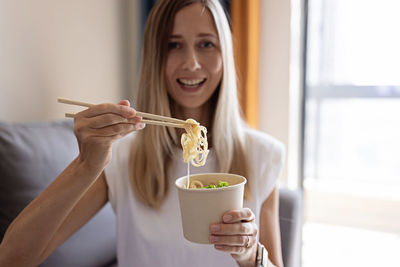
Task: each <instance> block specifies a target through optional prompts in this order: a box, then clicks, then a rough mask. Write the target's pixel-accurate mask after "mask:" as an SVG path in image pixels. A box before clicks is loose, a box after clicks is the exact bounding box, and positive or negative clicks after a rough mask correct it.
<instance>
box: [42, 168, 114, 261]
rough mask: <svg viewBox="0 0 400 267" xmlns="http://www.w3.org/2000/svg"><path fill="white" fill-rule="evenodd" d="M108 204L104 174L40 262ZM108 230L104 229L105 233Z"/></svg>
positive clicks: (56, 235)
mask: <svg viewBox="0 0 400 267" xmlns="http://www.w3.org/2000/svg"><path fill="white" fill-rule="evenodd" d="M107 202H108V186H107V183H106V179H105V175H104V172H103V173H102V174H101V175H100V177H99V178H98V179H97V180H96V181H95V182H94V183H93V184H92V186H91V187H90V188H89V190H88V191H87V192H86V193H85V195H84V196H83V197H82V198H81V199H80V200H79V201H78V203H77V204H76V205H75V207H74V208H73V209H72V211H71V212H70V213H69V214H68V216H67V218H66V219H65V220H64V222H63V223H62V224H61V226H60V228H59V229H58V230H57V232H56V234H55V235H54V237H53V238H52V240H50V242H49V244H48V246H47V248H46V249H45V250H44V252H43V254H42V256H41V258H40V260H39V261H40V262H43V261H44V260H45V259H46V258H47V257H48V256H50V254H51V253H52V252H53V251H54V250H55V249H56V248H57V247H58V246H60V245H61V244H62V243H64V241H65V240H67V239H68V238H69V237H70V236H71V235H73V234H74V233H75V232H76V231H78V230H79V229H80V228H81V227H82V226H83V225H85V224H86V223H87V222H88V221H89V220H90V219H91V218H93V216H95V215H96V214H97V213H98V212H99V211H100V210H101V209H102V208H103V207H104V205H105V204H106V203H107ZM107 230H108V229H104V231H107Z"/></svg>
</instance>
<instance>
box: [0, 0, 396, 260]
mask: <svg viewBox="0 0 400 267" xmlns="http://www.w3.org/2000/svg"><path fill="white" fill-rule="evenodd" d="M154 2H156V1H150V0H148V1H139V0H113V1H110V0H109V1H105V0H84V1H82V0H80V1H78V0H68V1H66V0H64V1H51V0H36V1H29V0H0V121H7V122H36V121H52V120H62V119H64V113H65V112H73V111H77V110H79V108H76V107H73V106H65V105H61V104H58V103H57V102H56V99H57V97H66V98H72V99H76V100H81V101H87V102H93V103H100V102H117V101H119V100H120V99H123V98H127V99H130V100H131V101H132V102H134V99H133V96H134V91H135V88H136V82H137V76H138V64H139V61H140V60H139V59H140V49H141V42H142V33H143V25H144V21H145V19H146V16H147V12H148V10H149V9H150V8H151V6H152V5H153V4H154ZM222 2H223V4H224V6H225V8H226V11H227V13H229V14H230V16H231V21H232V30H233V33H234V42H235V57H236V60H237V64H238V66H237V68H238V71H239V72H238V75H239V77H240V78H241V79H240V86H239V90H240V92H239V93H240V97H241V98H240V99H241V104H242V108H243V113H244V116H245V117H246V119H247V121H248V122H249V124H250V125H251V126H252V127H255V128H258V129H260V130H262V131H265V132H267V133H269V134H271V135H273V136H275V137H276V138H278V139H280V140H281V141H282V142H284V143H285V145H286V148H287V159H286V165H285V169H284V171H283V173H282V177H281V178H280V186H282V187H288V188H291V189H295V190H300V191H301V192H302V196H303V198H304V199H303V206H304V211H303V214H304V216H303V217H304V218H303V219H304V223H303V230H302V233H303V235H302V252H301V255H302V260H301V261H302V266H304V267H317V266H400V259H399V257H398V256H397V254H398V252H399V251H400V157H399V151H400V98H399V97H400V49H399V47H400V35H399V28H400V17H399V16H398V14H397V13H398V11H399V10H400V1H398V0H226V1H222Z"/></svg>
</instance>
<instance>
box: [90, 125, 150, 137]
mask: <svg viewBox="0 0 400 267" xmlns="http://www.w3.org/2000/svg"><path fill="white" fill-rule="evenodd" d="M144 126H145V124H144V123H141V122H140V123H137V124H134V123H117V124H113V125H110V126H106V127H103V128H100V129H89V135H91V136H97V137H110V136H115V135H126V134H128V133H130V132H133V131H136V130H141V129H143V128H144Z"/></svg>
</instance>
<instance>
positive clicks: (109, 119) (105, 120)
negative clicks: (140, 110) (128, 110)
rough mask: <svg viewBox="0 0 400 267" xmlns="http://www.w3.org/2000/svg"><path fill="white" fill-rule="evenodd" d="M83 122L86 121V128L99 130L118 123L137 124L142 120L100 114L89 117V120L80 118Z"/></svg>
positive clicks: (136, 117) (111, 114) (139, 118)
mask: <svg viewBox="0 0 400 267" xmlns="http://www.w3.org/2000/svg"><path fill="white" fill-rule="evenodd" d="M82 119H83V120H84V121H86V123H87V126H88V127H90V128H92V129H101V128H104V127H107V126H111V125H114V124H118V123H133V124H136V123H139V122H140V121H141V120H142V118H141V117H138V116H135V117H131V118H125V117H122V116H120V115H117V114H114V113H107V114H102V115H98V116H96V117H91V118H82Z"/></svg>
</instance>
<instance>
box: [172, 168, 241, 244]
mask: <svg viewBox="0 0 400 267" xmlns="http://www.w3.org/2000/svg"><path fill="white" fill-rule="evenodd" d="M195 180H196V181H200V182H201V183H202V184H203V185H204V186H207V185H209V184H218V183H219V181H225V182H228V184H229V186H227V187H218V188H209V189H208V188H207V189H200V188H189V189H187V188H186V184H187V176H183V177H181V178H178V179H177V180H176V181H175V186H176V187H177V188H178V196H179V204H180V209H181V218H182V228H183V235H184V237H185V238H186V239H187V240H189V241H191V242H194V243H200V244H210V242H209V240H208V237H209V235H210V230H209V229H210V224H211V223H217V222H221V221H222V215H223V214H224V213H225V212H227V211H228V210H233V209H241V208H242V207H243V194H244V185H245V183H246V178H245V177H243V176H240V175H236V174H229V173H204V174H194V175H190V182H192V181H195Z"/></svg>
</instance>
